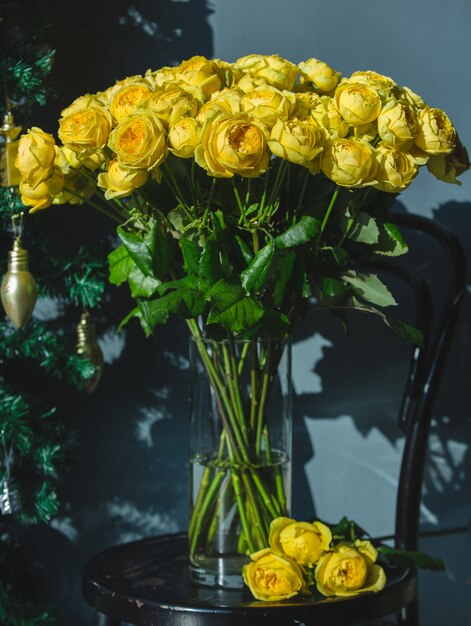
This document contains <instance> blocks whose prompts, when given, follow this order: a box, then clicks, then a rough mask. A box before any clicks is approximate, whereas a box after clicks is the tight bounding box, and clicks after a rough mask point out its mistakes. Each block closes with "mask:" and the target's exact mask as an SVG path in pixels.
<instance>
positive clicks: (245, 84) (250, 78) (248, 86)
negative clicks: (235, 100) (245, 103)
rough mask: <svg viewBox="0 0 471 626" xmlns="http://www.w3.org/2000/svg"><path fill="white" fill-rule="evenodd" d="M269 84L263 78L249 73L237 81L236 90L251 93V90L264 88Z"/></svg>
mask: <svg viewBox="0 0 471 626" xmlns="http://www.w3.org/2000/svg"><path fill="white" fill-rule="evenodd" d="M269 84H270V83H269V82H268V80H267V79H266V78H263V76H255V75H254V74H251V73H250V72H249V73H248V74H244V75H243V76H242V77H241V78H240V79H239V80H238V81H237V88H238V89H240V90H241V91H243V92H244V93H247V91H252V89H256V88H257V87H266V86H267V85H269Z"/></svg>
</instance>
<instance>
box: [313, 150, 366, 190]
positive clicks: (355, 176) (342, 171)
mask: <svg viewBox="0 0 471 626" xmlns="http://www.w3.org/2000/svg"><path fill="white" fill-rule="evenodd" d="M320 166H321V170H322V171H323V172H324V174H325V175H326V176H327V178H330V179H331V180H333V181H334V183H337V185H340V186H342V187H366V186H368V185H373V184H374V183H375V182H376V179H375V174H376V169H377V166H378V163H377V159H376V157H375V152H374V149H373V148H372V147H371V146H370V145H369V144H368V143H365V142H363V141H357V140H355V139H336V140H335V141H333V142H332V144H331V145H330V146H329V148H328V149H327V150H326V151H325V152H323V153H322V156H321V164H320Z"/></svg>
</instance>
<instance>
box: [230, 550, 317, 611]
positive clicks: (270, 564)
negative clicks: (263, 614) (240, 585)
mask: <svg viewBox="0 0 471 626" xmlns="http://www.w3.org/2000/svg"><path fill="white" fill-rule="evenodd" d="M250 558H251V559H252V561H251V562H250V563H249V564H247V565H244V567H243V570H242V576H243V579H244V582H245V584H246V585H247V586H248V587H249V589H250V591H251V592H252V595H253V596H254V597H255V598H257V600H264V601H268V602H278V601H280V600H287V599H289V598H292V597H293V596H296V595H298V594H300V593H307V584H306V580H305V575H304V571H303V570H302V568H301V567H300V566H299V565H298V564H297V563H295V562H294V561H293V560H292V559H289V558H287V557H282V556H279V555H277V554H275V553H274V552H272V551H271V550H270V548H266V549H264V550H260V551H259V552H255V553H254V554H252V555H251V557H250Z"/></svg>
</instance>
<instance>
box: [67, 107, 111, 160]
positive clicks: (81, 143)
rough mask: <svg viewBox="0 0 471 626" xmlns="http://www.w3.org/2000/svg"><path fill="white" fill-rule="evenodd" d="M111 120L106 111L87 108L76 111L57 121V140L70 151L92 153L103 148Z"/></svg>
mask: <svg viewBox="0 0 471 626" xmlns="http://www.w3.org/2000/svg"><path fill="white" fill-rule="evenodd" d="M111 126H112V118H111V115H110V113H109V111H108V110H107V109H105V108H104V107H99V106H89V107H86V108H83V109H76V110H74V111H73V112H72V113H68V114H66V115H65V116H62V117H61V119H60V120H59V138H60V139H61V141H62V143H63V144H64V145H65V146H68V147H69V148H71V149H72V150H75V151H77V152H81V151H82V150H88V151H93V150H96V149H97V148H104V147H105V145H106V143H107V141H108V137H109V135H110V131H111Z"/></svg>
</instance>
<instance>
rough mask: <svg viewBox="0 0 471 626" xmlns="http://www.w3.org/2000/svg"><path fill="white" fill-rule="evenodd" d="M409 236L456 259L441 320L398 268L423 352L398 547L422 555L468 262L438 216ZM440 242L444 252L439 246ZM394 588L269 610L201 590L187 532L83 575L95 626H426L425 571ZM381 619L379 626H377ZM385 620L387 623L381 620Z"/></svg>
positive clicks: (406, 414) (409, 393)
mask: <svg viewBox="0 0 471 626" xmlns="http://www.w3.org/2000/svg"><path fill="white" fill-rule="evenodd" d="M395 220H396V223H397V224H398V225H399V226H400V227H401V229H402V230H403V232H406V233H407V232H408V231H411V233H413V232H415V233H417V235H414V237H415V236H418V237H420V238H422V237H424V238H428V239H430V240H432V241H434V242H435V244H439V245H440V246H441V248H442V249H443V251H444V254H445V255H446V257H447V259H448V261H447V265H448V268H449V270H448V272H447V274H446V281H442V284H445V287H446V289H445V291H446V293H445V294H444V297H443V298H441V303H440V307H439V311H438V314H437V315H435V316H434V319H432V318H431V311H432V301H434V300H435V295H436V294H435V289H434V288H433V286H432V287H431V284H430V280H429V277H428V276H427V277H426V278H423V277H422V278H421V277H420V276H419V275H418V273H417V271H416V268H417V265H416V266H415V267H411V266H410V265H408V262H407V258H406V257H407V256H408V255H406V257H404V261H402V260H401V261H399V259H395V260H394V263H392V264H390V266H389V268H387V267H386V265H385V266H383V267H381V269H384V270H385V271H386V270H387V271H392V272H394V273H395V274H397V275H398V276H400V278H401V279H403V280H404V281H405V282H406V283H407V284H408V285H409V287H408V289H410V291H411V293H412V294H413V297H414V300H415V311H416V319H415V320H413V321H412V322H411V323H412V324H413V325H416V326H417V327H419V328H421V329H422V331H423V333H424V336H425V343H424V347H423V348H419V347H417V348H413V349H412V356H411V361H410V370H409V376H408V378H407V383H406V386H405V393H404V397H403V401H402V405H401V409H400V412H399V419H398V424H399V427H400V428H401V430H402V431H403V433H404V436H405V445H404V450H403V457H402V462H401V469H400V481H399V486H398V493H397V506H396V521H395V535H394V543H395V546H396V547H398V548H401V549H404V550H414V551H415V550H417V549H418V540H419V513H420V503H421V496H422V485H423V475H424V466H425V459H426V451H427V441H428V433H429V427H430V421H431V416H432V408H433V403H434V399H435V397H436V394H437V391H438V388H439V384H440V380H441V376H442V373H443V370H444V365H445V361H446V356H447V352H448V348H449V346H450V342H451V340H452V337H453V333H454V331H455V328H456V321H457V317H458V313H459V309H460V304H461V300H462V297H463V294H464V291H465V288H466V259H465V255H464V252H463V250H462V247H461V245H460V244H459V242H458V240H457V238H456V237H455V236H454V235H453V234H452V233H451V232H450V231H449V230H448V229H446V228H445V227H443V226H441V225H440V224H439V223H437V222H435V221H434V220H432V219H429V218H426V217H420V216H417V215H413V214H410V213H406V212H396V213H395ZM435 244H434V245H435ZM387 581H388V582H387V584H386V587H385V589H384V590H383V591H381V592H379V593H377V594H364V595H360V596H357V597H354V598H348V599H345V598H343V599H342V598H328V599H327V598H323V597H322V596H320V595H319V596H316V595H313V596H312V597H307V598H306V597H296V598H294V599H293V600H291V601H287V602H282V603H269V604H268V603H263V602H258V601H255V600H254V599H253V597H252V596H251V594H250V593H249V591H248V590H245V589H243V590H240V591H239V590H238V591H233V590H230V591H229V590H223V589H216V588H208V587H198V586H195V585H193V584H192V583H191V582H190V580H189V574H188V560H187V535H186V534H185V533H180V534H173V535H165V536H157V537H149V538H146V539H142V540H140V541H134V542H130V543H125V544H122V545H118V546H115V547H112V548H109V549H107V550H105V551H103V552H101V553H99V554H97V555H96V556H94V557H92V558H91V559H90V560H89V561H88V562H87V563H86V565H85V568H84V571H83V594H84V597H85V599H86V601H87V602H88V603H89V605H90V606H91V607H92V609H93V615H94V618H93V619H94V624H95V626H119V625H120V624H122V623H123V622H126V623H130V624H135V625H137V626H151V625H152V626H154V625H164V626H177V625H178V626H241V625H242V624H243V625H244V626H260V625H261V624H271V625H272V624H282V625H283V626H295V625H296V626H327V625H329V626H340V625H349V624H360V623H361V624H366V623H368V624H373V623H374V624H385V623H388V624H389V623H391V622H390V621H388V622H384V621H382V620H383V619H384V618H387V617H388V616H390V618H391V616H392V618H393V619H394V622H392V623H397V624H401V625H403V626H418V625H419V611H418V596H417V572H416V571H415V570H414V569H411V568H407V567H393V566H391V567H389V568H388V570H387ZM375 620H376V621H375ZM378 620H379V621H378Z"/></svg>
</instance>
